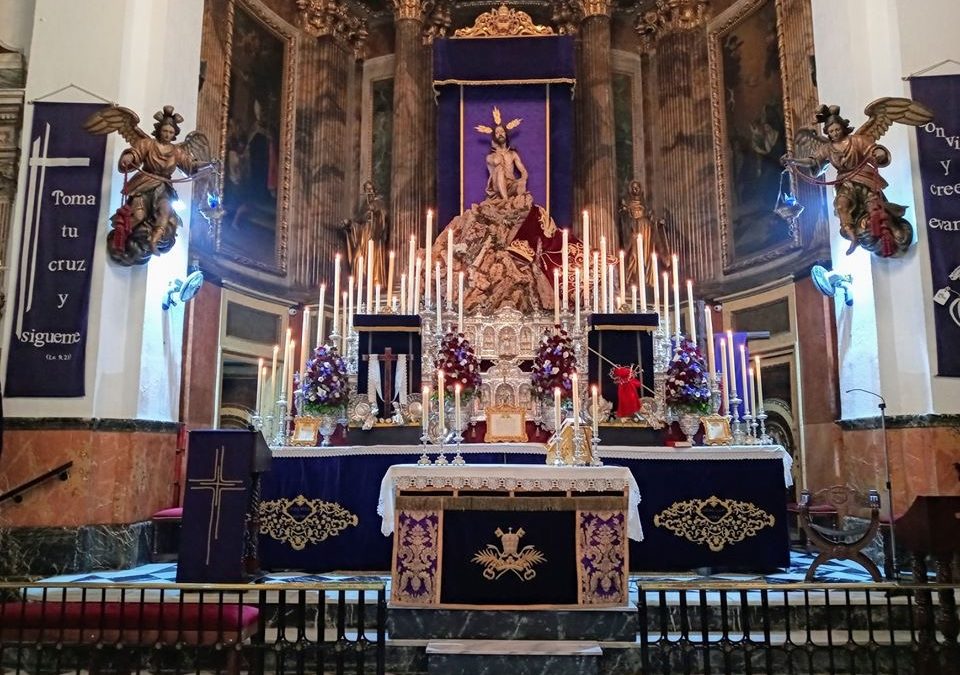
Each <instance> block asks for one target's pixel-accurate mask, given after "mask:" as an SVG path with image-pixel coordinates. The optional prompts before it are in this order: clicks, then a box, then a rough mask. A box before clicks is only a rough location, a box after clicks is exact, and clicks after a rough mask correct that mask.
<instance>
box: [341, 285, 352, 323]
mask: <svg viewBox="0 0 960 675" xmlns="http://www.w3.org/2000/svg"><path fill="white" fill-rule="evenodd" d="M353 290H354V289H353V275H352V274H351V275H350V276H349V277H347V301H346V302H345V303H344V305H343V311H344V320H343V323H344V325H346V326H348V327H349V326H352V325H353Z"/></svg>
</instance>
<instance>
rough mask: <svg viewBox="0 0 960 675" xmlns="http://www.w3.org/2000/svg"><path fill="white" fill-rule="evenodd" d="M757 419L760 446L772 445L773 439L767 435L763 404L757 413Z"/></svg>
mask: <svg viewBox="0 0 960 675" xmlns="http://www.w3.org/2000/svg"><path fill="white" fill-rule="evenodd" d="M757 419H758V420H759V421H760V445H773V438H772V437H771V436H769V435H768V434H767V411H766V410H765V409H764V407H763V404H762V403H761V404H760V412H758V413H757Z"/></svg>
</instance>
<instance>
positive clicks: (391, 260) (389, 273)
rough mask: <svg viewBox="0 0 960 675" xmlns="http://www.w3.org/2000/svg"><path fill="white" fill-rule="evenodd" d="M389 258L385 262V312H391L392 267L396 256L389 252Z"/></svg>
mask: <svg viewBox="0 0 960 675" xmlns="http://www.w3.org/2000/svg"><path fill="white" fill-rule="evenodd" d="M388 255H389V256H390V257H389V258H388V262H387V288H386V291H387V312H388V313H389V312H392V311H393V266H394V261H395V260H396V257H397V256H396V254H395V253H394V252H393V251H390V253H389V254H388Z"/></svg>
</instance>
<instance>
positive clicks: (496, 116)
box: [474, 106, 523, 134]
mask: <svg viewBox="0 0 960 675" xmlns="http://www.w3.org/2000/svg"><path fill="white" fill-rule="evenodd" d="M522 121H523V120H522V119H521V118H519V117H515V118H513V119H512V120H510V121H509V122H507V123H506V124H503V119H502V118H501V117H500V108H498V107H497V106H493V123H494V125H495V126H493V127H488V126H487V125H486V124H478V125H477V126H475V127H474V129H476V130H477V131H479V132H480V133H481V134H492V133H493V131H494V129H496V128H497V127H504V128H506V129H507V130H508V131H509V130H510V129H516V128H517V127H518V126H520V122H522Z"/></svg>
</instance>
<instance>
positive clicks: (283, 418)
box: [273, 388, 292, 447]
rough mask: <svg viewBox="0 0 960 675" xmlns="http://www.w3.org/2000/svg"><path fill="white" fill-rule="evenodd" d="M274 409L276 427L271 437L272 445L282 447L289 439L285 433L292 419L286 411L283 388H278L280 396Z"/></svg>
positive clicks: (285, 396)
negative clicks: (275, 412)
mask: <svg viewBox="0 0 960 675" xmlns="http://www.w3.org/2000/svg"><path fill="white" fill-rule="evenodd" d="M276 410H277V416H276V419H277V427H276V430H275V432H276V433H275V435H274V437H273V445H274V446H277V447H282V446H285V445H287V442H288V440H289V438H288V435H287V430H288V428H289V423H290V420H291V419H292V418H291V417H290V416H289V415H288V414H287V412H288V411H287V394H286V392H285V391H284V390H283V388H281V389H280V398H279V399H277V403H276Z"/></svg>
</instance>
